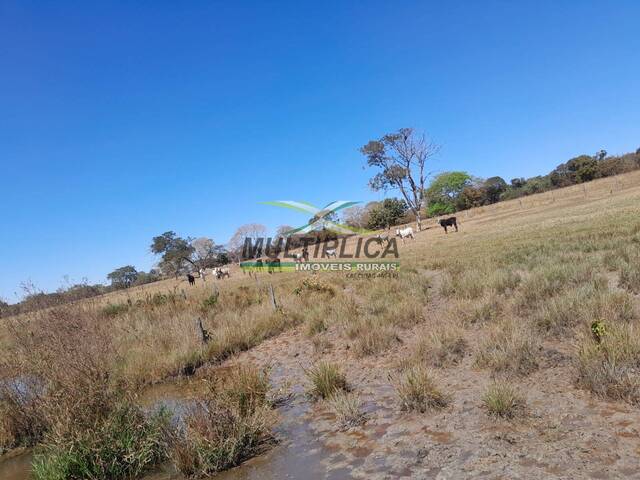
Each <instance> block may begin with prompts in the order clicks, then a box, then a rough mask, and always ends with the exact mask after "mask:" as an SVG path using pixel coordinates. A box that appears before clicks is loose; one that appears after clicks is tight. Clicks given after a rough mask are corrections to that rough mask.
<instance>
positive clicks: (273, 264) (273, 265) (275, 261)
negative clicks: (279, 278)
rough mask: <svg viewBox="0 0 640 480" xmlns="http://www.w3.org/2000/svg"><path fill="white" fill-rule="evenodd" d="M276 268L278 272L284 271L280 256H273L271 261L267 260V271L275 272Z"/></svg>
mask: <svg viewBox="0 0 640 480" xmlns="http://www.w3.org/2000/svg"><path fill="white" fill-rule="evenodd" d="M276 270H277V271H278V272H281V271H282V265H280V259H279V258H272V259H270V260H269V261H267V271H268V272H269V273H273V272H275V271H276Z"/></svg>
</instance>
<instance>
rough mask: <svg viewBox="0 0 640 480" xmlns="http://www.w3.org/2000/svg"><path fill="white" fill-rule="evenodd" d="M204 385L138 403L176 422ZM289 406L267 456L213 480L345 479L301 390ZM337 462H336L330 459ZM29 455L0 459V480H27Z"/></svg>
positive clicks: (167, 478) (169, 390)
mask: <svg viewBox="0 0 640 480" xmlns="http://www.w3.org/2000/svg"><path fill="white" fill-rule="evenodd" d="M278 376H279V377H280V379H281V380H282V379H283V378H284V374H283V372H281V374H280V375H278V372H272V379H273V380H275V381H276V382H277V381H278ZM201 388H202V385H198V384H197V383H193V382H190V383H182V382H179V383H176V384H169V385H158V386H155V387H152V388H151V389H149V390H148V391H147V392H145V393H144V394H143V395H142V396H141V397H140V403H141V405H142V406H143V407H145V408H148V409H155V408H158V407H159V406H165V407H167V408H169V409H171V411H173V412H174V413H175V414H176V416H177V417H180V415H181V414H184V412H185V411H186V410H187V409H188V408H189V405H190V403H191V401H193V400H194V399H195V398H197V397H198V392H201V391H202V390H201ZM294 394H295V397H294V399H293V400H292V402H291V403H290V404H288V405H285V406H283V407H280V408H279V413H280V417H281V422H280V423H279V424H278V425H277V427H276V429H275V434H276V437H277V438H278V439H279V440H280V443H279V444H277V445H276V446H275V447H274V448H272V449H271V450H270V451H268V452H267V453H265V454H264V455H261V456H259V457H256V458H253V459H250V460H248V461H246V462H245V463H243V464H242V465H240V466H238V467H235V468H233V469H231V470H227V471H225V472H220V473H219V474H217V475H215V479H216V480H280V479H285V478H304V479H308V480H314V479H327V478H328V479H331V478H334V479H338V478H348V476H349V475H348V473H349V471H350V469H349V468H338V469H334V470H330V463H329V461H331V463H334V464H335V463H337V461H338V460H339V455H340V454H339V453H337V452H332V451H331V449H330V448H327V447H325V446H324V445H323V444H322V442H321V441H320V440H319V439H318V437H317V435H316V433H315V432H314V430H313V429H312V428H311V426H310V425H309V423H308V421H307V419H306V418H305V417H306V416H307V415H308V413H309V409H310V406H309V403H308V401H307V400H306V399H305V397H304V394H303V392H302V390H301V389H298V391H295V392H294ZM333 457H335V458H333ZM30 470H31V454H30V453H22V454H18V455H14V456H11V457H10V458H6V459H4V460H0V479H1V480H30V478H31V475H30ZM183 478H184V477H182V476H181V475H180V474H178V473H176V472H175V471H173V469H172V468H171V467H169V466H166V467H164V468H162V469H159V470H158V471H156V472H153V473H151V474H148V475H146V476H145V477H144V479H143V480H183Z"/></svg>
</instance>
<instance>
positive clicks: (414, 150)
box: [360, 128, 440, 230]
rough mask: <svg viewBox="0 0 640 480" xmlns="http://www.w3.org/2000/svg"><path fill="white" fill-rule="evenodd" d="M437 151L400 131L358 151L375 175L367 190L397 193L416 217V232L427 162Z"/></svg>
mask: <svg viewBox="0 0 640 480" xmlns="http://www.w3.org/2000/svg"><path fill="white" fill-rule="evenodd" d="M439 151H440V146H439V145H436V144H435V143H433V142H431V141H430V140H428V139H427V138H426V136H425V135H424V134H417V133H416V132H415V131H414V130H413V129H412V128H401V129H400V130H398V131H397V132H396V133H390V134H387V135H385V136H383V137H382V138H381V139H379V140H372V141H370V142H369V143H367V144H366V145H365V146H364V147H362V148H361V149H360V152H361V153H362V154H363V155H365V156H366V157H367V164H368V165H369V166H370V167H376V168H378V169H380V170H381V171H380V172H378V173H377V174H376V175H375V176H374V177H373V178H372V179H371V180H370V181H369V186H370V187H371V188H372V189H373V190H375V191H378V190H388V189H397V190H399V191H400V193H401V194H402V196H403V197H404V199H405V201H406V202H407V205H408V207H409V209H410V210H411V212H412V213H413V214H414V215H415V216H416V223H417V224H418V230H421V229H422V224H421V218H420V211H421V209H422V207H423V205H424V183H425V181H426V178H427V176H428V173H427V172H425V166H426V163H427V160H428V159H429V158H430V157H433V156H434V155H435V154H436V153H438V152H439Z"/></svg>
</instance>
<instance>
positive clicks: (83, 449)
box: [33, 401, 169, 480]
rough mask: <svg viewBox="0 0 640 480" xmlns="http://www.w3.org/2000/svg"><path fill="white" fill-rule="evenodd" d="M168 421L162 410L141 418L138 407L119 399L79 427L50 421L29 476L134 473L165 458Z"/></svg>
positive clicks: (43, 479)
mask: <svg viewBox="0 0 640 480" xmlns="http://www.w3.org/2000/svg"><path fill="white" fill-rule="evenodd" d="M168 424H169V416H168V415H167V413H166V412H165V411H159V412H157V413H155V414H153V415H152V416H151V417H149V418H147V417H145V416H144V414H143V413H142V411H141V410H140V408H139V407H137V406H135V405H133V404H132V403H130V402H128V401H123V402H122V403H120V404H118V405H116V406H114V408H113V409H112V410H111V411H109V412H108V413H106V414H105V415H104V416H103V418H101V419H99V420H98V421H97V422H90V423H89V424H87V425H83V426H82V428H77V427H75V426H71V428H69V426H68V425H65V426H64V427H63V428H60V427H58V426H56V427H55V428H54V429H53V430H52V431H51V432H49V433H48V434H47V435H46V437H45V440H44V442H43V444H42V446H40V447H39V448H38V449H37V450H36V454H35V457H34V461H33V477H34V479H35V480H64V479H79V478H110V479H125V478H135V477H137V476H140V475H141V474H142V473H144V472H145V471H147V470H149V469H150V468H152V467H154V466H156V465H157V464H159V463H160V462H161V461H163V460H164V459H165V458H166V453H167V451H166V446H167V445H166V438H167V437H166V434H167V427H168Z"/></svg>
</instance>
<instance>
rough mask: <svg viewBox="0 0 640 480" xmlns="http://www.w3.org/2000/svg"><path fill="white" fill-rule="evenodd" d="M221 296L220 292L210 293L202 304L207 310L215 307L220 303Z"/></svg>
mask: <svg viewBox="0 0 640 480" xmlns="http://www.w3.org/2000/svg"><path fill="white" fill-rule="evenodd" d="M219 297H220V295H219V294H218V293H214V294H212V295H209V296H208V297H207V298H205V299H204V301H203V302H202V306H203V307H204V309H205V310H208V309H211V308H214V307H215V306H216V305H217V304H218V298H219Z"/></svg>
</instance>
